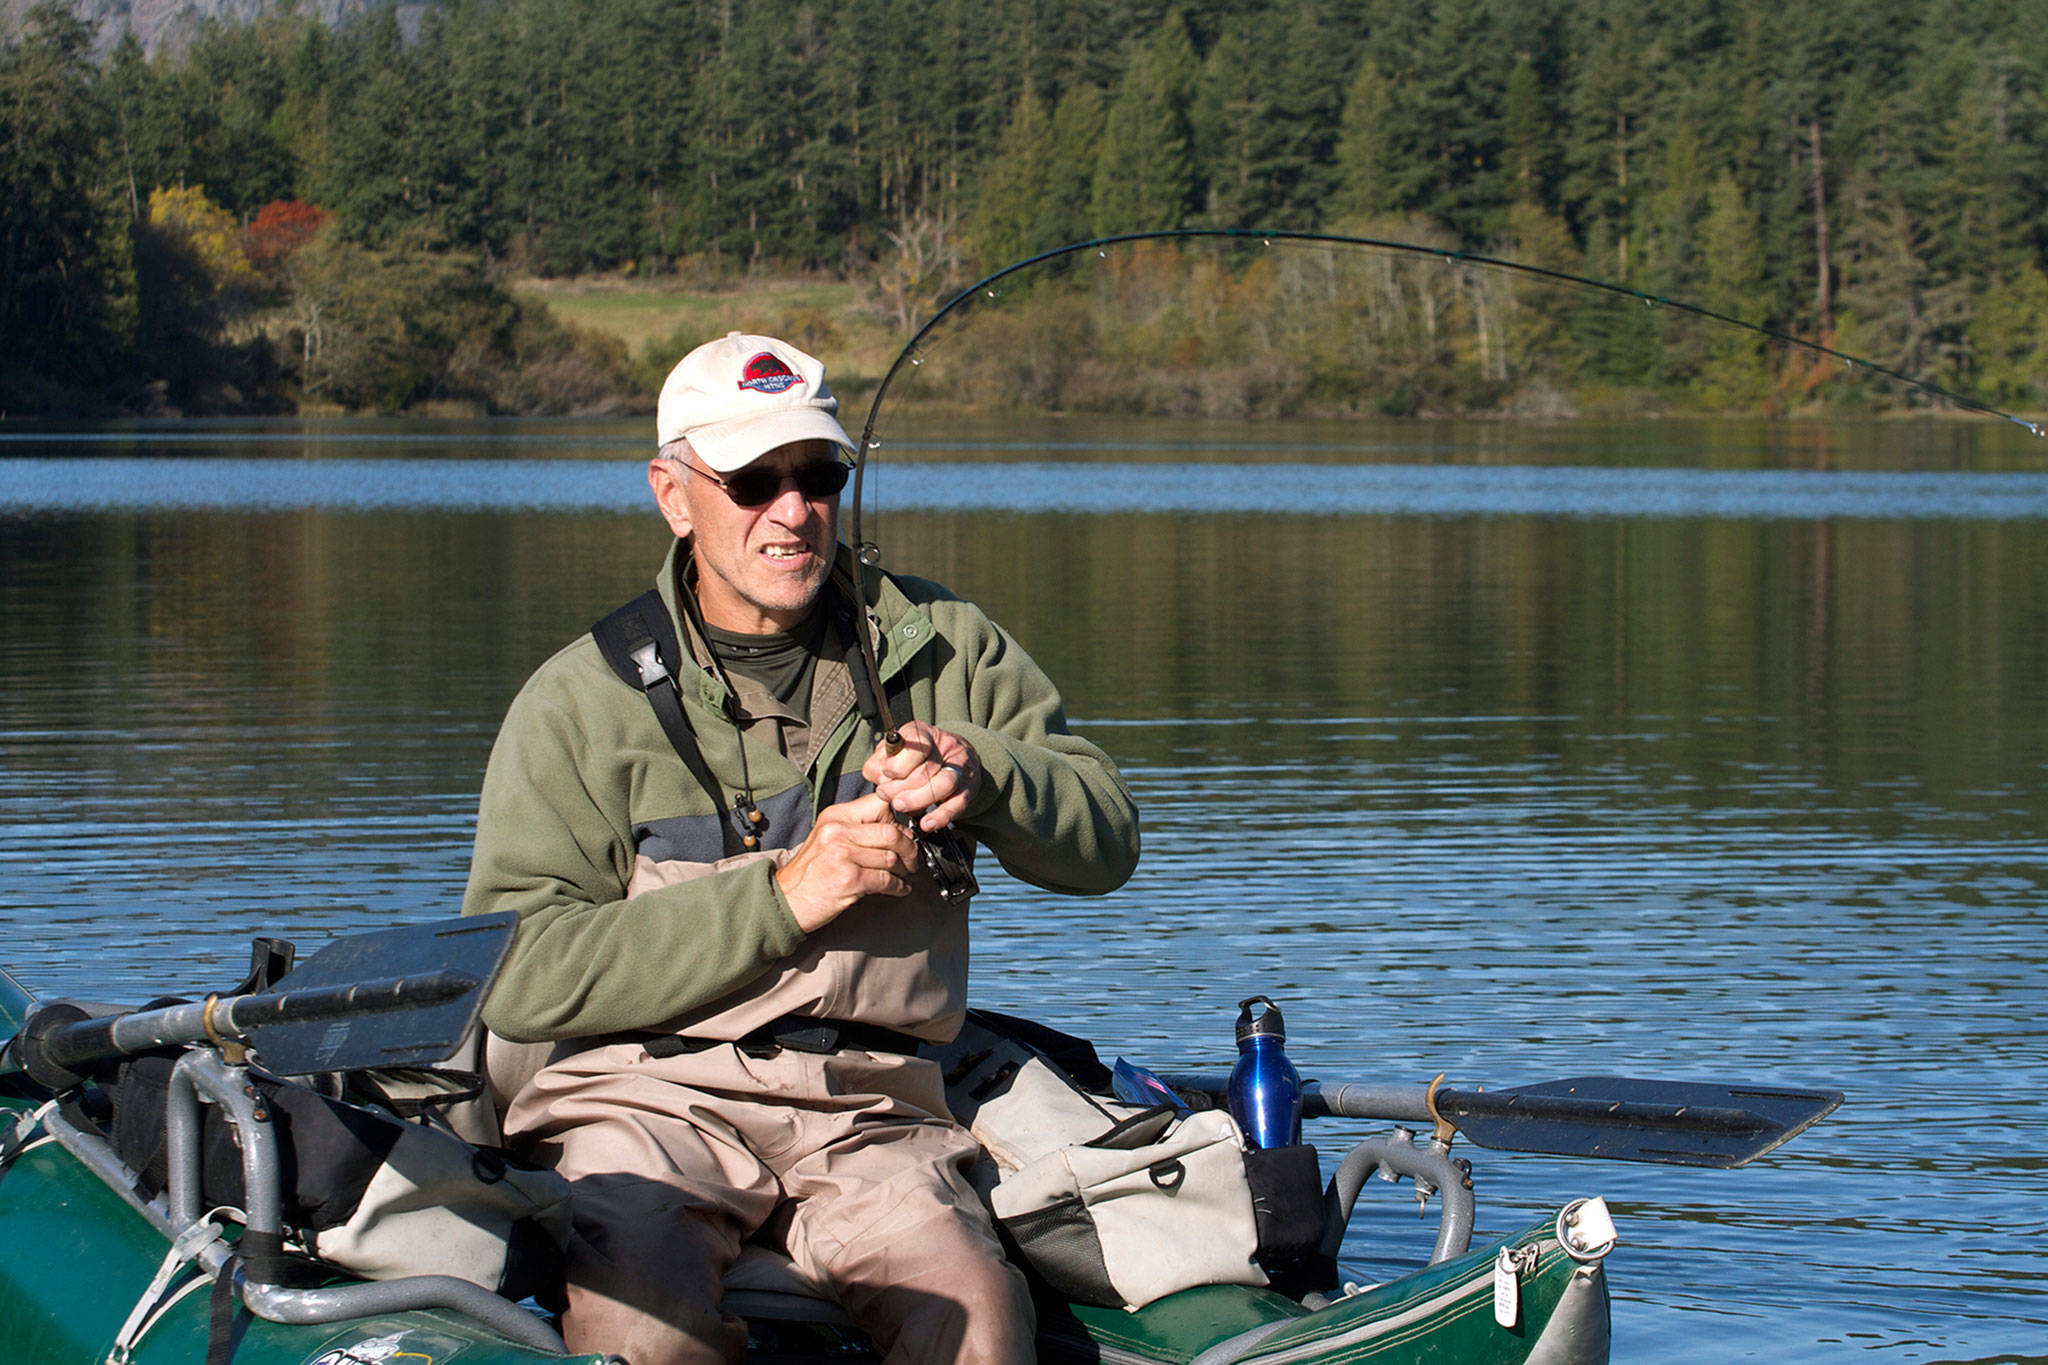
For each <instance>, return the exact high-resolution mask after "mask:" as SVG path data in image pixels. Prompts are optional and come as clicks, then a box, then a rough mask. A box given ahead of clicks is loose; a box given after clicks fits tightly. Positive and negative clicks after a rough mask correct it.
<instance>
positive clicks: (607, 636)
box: [590, 588, 745, 853]
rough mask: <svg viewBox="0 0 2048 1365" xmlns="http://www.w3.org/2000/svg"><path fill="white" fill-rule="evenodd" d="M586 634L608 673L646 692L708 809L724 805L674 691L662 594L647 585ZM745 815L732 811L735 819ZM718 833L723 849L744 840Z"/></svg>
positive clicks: (674, 657)
mask: <svg viewBox="0 0 2048 1365" xmlns="http://www.w3.org/2000/svg"><path fill="white" fill-rule="evenodd" d="M590 636H591V638H592V639H593V640H595V641H597V648H598V652H599V653H601V654H603V655H604V661H605V662H606V663H608V664H610V665H611V669H612V672H614V673H616V674H618V675H619V678H620V680H621V681H623V682H625V683H626V684H628V685H629V686H632V687H637V688H639V689H640V690H641V692H643V693H645V694H646V697H647V702H648V705H650V706H652V707H653V708H654V718H655V720H656V721H658V722H660V725H661V732H662V733H663V734H664V735H667V736H668V742H669V745H670V747H672V748H673V749H674V750H675V751H676V757H678V758H680V759H682V761H683V766H684V767H685V768H688V769H689V770H690V776H691V777H693V778H695V779H696V780H697V785H699V786H701V787H702V788H704V790H705V792H706V793H707V794H708V795H709V796H710V797H711V806H712V809H714V810H721V811H722V810H724V809H726V805H725V789H724V788H723V787H722V786H720V785H719V782H718V779H717V778H716V777H714V776H712V773H711V768H710V765H708V764H707V763H705V761H704V753H703V750H701V749H699V748H698V747H697V736H696V735H695V734H693V733H692V732H691V730H690V721H689V718H688V717H687V716H685V715H684V714H683V702H682V698H681V697H680V696H679V695H678V694H677V692H676V668H677V666H678V664H679V663H680V661H681V659H682V653H683V647H682V642H681V641H679V640H677V639H676V632H675V626H674V624H673V623H672V622H671V621H670V620H669V616H668V607H667V605H666V604H664V603H663V602H662V600H661V593H660V592H659V591H657V590H655V589H653V588H649V589H648V590H647V591H646V592H644V593H641V594H640V595H639V596H638V597H636V598H634V599H633V600H632V601H630V602H628V603H627V604H626V605H625V606H623V607H620V608H619V609H618V610H617V611H615V612H613V613H612V614H611V615H609V616H607V617H605V618H604V619H603V620H602V621H599V622H598V623H597V624H596V625H594V626H592V627H591V628H590ZM743 818H744V817H743V816H741V815H739V814H738V813H737V812H735V813H734V820H735V821H737V820H740V819H743ZM721 835H722V837H723V841H724V844H725V849H726V852H727V853H732V852H734V851H736V850H735V844H736V843H740V842H743V841H744V839H745V832H743V831H739V830H736V829H732V828H726V827H721Z"/></svg>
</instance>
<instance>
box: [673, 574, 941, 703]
mask: <svg viewBox="0 0 2048 1365" xmlns="http://www.w3.org/2000/svg"><path fill="white" fill-rule="evenodd" d="M689 547H690V542H689V541H688V540H687V539H685V538H680V537H679V538H678V539H676V540H675V541H673V542H672V543H671V544H670V545H669V547H668V555H667V556H666V557H665V558H664V559H663V560H662V564H661V572H660V574H659V575H657V576H656V578H655V580H654V586H655V589H656V590H657V591H658V592H660V593H661V601H662V605H663V606H665V607H667V608H668V614H669V618H670V619H671V620H672V621H674V622H675V626H676V638H677V639H678V640H684V641H687V642H689V643H688V647H689V649H690V652H691V654H692V656H693V657H692V663H693V665H694V664H695V660H696V659H698V658H702V657H703V654H702V650H703V641H702V640H701V639H700V638H699V637H698V635H697V632H696V630H695V628H693V627H692V626H691V624H690V620H689V618H688V617H687V616H686V615H684V613H683V611H682V609H681V601H680V598H679V597H678V594H679V593H681V592H682V591H683V586H682V584H683V575H682V569H683V566H684V565H685V564H686V563H687V562H688V557H689V553H690V548H689ZM861 577H862V580H863V583H864V585H865V586H866V588H867V599H868V610H869V612H870V613H872V615H873V618H874V628H875V633H876V635H877V636H878V637H879V639H878V640H877V644H876V649H875V658H876V666H877V667H878V668H879V669H880V671H881V674H882V680H883V681H884V682H887V681H888V680H889V679H890V678H892V677H894V676H895V675H896V673H897V671H898V670H900V669H901V668H902V667H903V666H904V665H905V664H906V663H908V662H909V661H910V660H911V659H912V658H913V657H914V656H915V655H916V654H917V653H918V651H920V650H922V649H923V648H924V647H925V646H926V645H928V644H930V643H931V641H932V637H933V634H934V632H933V630H932V623H931V617H930V616H929V615H928V614H927V613H926V612H925V609H924V608H923V607H921V606H919V605H918V604H917V603H915V602H913V601H911V600H910V599H909V598H908V597H906V596H904V594H903V590H902V588H900V587H898V586H897V584H896V580H895V579H893V578H891V577H890V576H889V575H888V574H886V573H884V572H882V571H881V570H880V569H868V570H866V571H864V572H863V573H862V575H861ZM832 580H833V582H834V583H836V584H838V585H839V587H840V590H841V592H842V593H844V592H845V591H846V589H847V588H848V587H849V586H850V585H851V584H852V582H853V550H852V548H851V547H849V546H846V545H841V546H840V547H839V550H838V553H837V554H836V555H835V556H834V557H833V564H832ZM697 669H698V671H699V672H700V673H704V670H703V668H702V666H701V665H697ZM704 681H705V684H706V685H707V687H708V688H709V689H710V690H711V691H714V692H716V693H717V694H719V695H720V696H721V697H722V695H723V693H724V691H725V689H724V688H723V687H722V686H720V684H719V683H718V681H717V679H716V678H713V677H712V676H711V675H710V674H709V673H704Z"/></svg>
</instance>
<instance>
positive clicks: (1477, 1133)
mask: <svg viewBox="0 0 2048 1365" xmlns="http://www.w3.org/2000/svg"><path fill="white" fill-rule="evenodd" d="M1162 1079H1163V1080H1165V1081H1166V1083H1167V1084H1168V1085H1171V1086H1173V1087H1174V1088H1175V1089H1177V1090H1180V1091H1183V1092H1186V1093H1191V1094H1200V1095H1207V1096H1209V1097H1211V1098H1212V1099H1220V1098H1221V1097H1222V1095H1223V1093H1224V1090H1225V1088H1226V1085H1227V1082H1226V1080H1225V1079H1224V1078H1222V1077H1218V1076H1203V1075H1188V1074H1182V1073H1167V1074H1165V1075H1163V1076H1162ZM1841 1102H1842V1093H1841V1092H1840V1091H1839V1090H1795V1089H1787V1088H1785V1087H1781V1086H1762V1085H1723V1084H1718V1083H1714V1082H1708V1081H1657V1080H1641V1079H1637V1078H1634V1077H1628V1076H1574V1077H1570V1078H1568V1079H1565V1080H1559V1081H1542V1082H1538V1083H1537V1084H1534V1085H1523V1086H1516V1087H1514V1088H1513V1089H1510V1090H1446V1089H1441V1088H1438V1087H1437V1086H1434V1085H1371V1084H1355V1083H1354V1084H1342V1085H1331V1084H1323V1083H1320V1082H1316V1081H1310V1082H1309V1083H1307V1084H1306V1085H1304V1086H1303V1087H1302V1113H1303V1115H1304V1116H1305V1117H1311V1118H1313V1117H1329V1116H1334V1117H1339V1118H1353V1119H1391V1120H1395V1121H1399V1122H1409V1123H1424V1124H1434V1123H1437V1122H1442V1123H1444V1124H1446V1125H1448V1126H1449V1127H1451V1128H1454V1129H1456V1130H1457V1131H1458V1132H1459V1133H1460V1134H1462V1135H1463V1136H1465V1137H1466V1138H1468V1139H1470V1140H1471V1141H1472V1142H1475V1143H1477V1144H1478V1145H1479V1146H1481V1147H1490V1148H1493V1149H1495V1150H1497V1151H1505V1152H1541V1153H1546V1154H1548V1155H1551V1156H1585V1157H1601V1158H1605V1159H1608V1160H1615V1161H1654V1162H1659V1163H1661V1164H1664V1165H1672V1166H1711V1167H1716V1168H1719V1169H1724V1170H1725V1169H1727V1168H1730V1167H1734V1166H1740V1165H1743V1164H1744V1163H1745V1162H1750V1161H1754V1160H1756V1158H1758V1157H1760V1156H1762V1155H1763V1154H1764V1153H1765V1152H1768V1151H1770V1150H1771V1149H1772V1148H1774V1147H1777V1146H1778V1145H1779V1144H1781V1143H1783V1142H1786V1141H1788V1140H1789V1139H1791V1138H1793V1137H1796V1136H1797V1135H1798V1134H1800V1133H1803V1132H1805V1131H1806V1130H1807V1129H1808V1128H1810V1127H1812V1126H1813V1125H1814V1124H1815V1123H1817V1122H1819V1121H1820V1120H1821V1119H1822V1118H1825V1117H1826V1116H1827V1115H1828V1114H1829V1113H1831V1112H1833V1110H1834V1108H1835V1106H1836V1105H1838V1104H1840V1103H1841Z"/></svg>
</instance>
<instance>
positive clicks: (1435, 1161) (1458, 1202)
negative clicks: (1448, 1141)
mask: <svg viewBox="0 0 2048 1365" xmlns="http://www.w3.org/2000/svg"><path fill="white" fill-rule="evenodd" d="M1382 1170H1384V1171H1388V1172H1391V1173H1392V1174H1393V1175H1397V1176H1400V1175H1405V1176H1407V1177H1408V1178H1409V1179H1410V1180H1413V1181H1415V1182H1416V1185H1417V1186H1418V1188H1419V1187H1420V1186H1421V1185H1423V1184H1424V1183H1425V1182H1426V1183H1427V1184H1429V1185H1430V1186H1431V1187H1432V1188H1434V1189H1435V1190H1436V1192H1437V1193H1438V1194H1439V1195H1441V1196H1442V1197H1443V1212H1442V1213H1441V1214H1440V1215H1439V1217H1438V1219H1437V1232H1436V1248H1435V1249H1434V1250H1433V1251H1432V1252H1431V1253H1430V1257H1429V1263H1430V1264H1431V1265H1435V1264H1436V1263H1437V1262H1439V1261H1448V1260H1450V1259H1451V1258H1452V1257H1453V1256H1462V1255H1464V1254H1465V1250H1466V1248H1467V1247H1469V1246H1471V1245H1472V1220H1473V1208H1472V1181H1471V1177H1470V1175H1469V1173H1468V1172H1467V1171H1466V1170H1465V1169H1464V1168H1463V1167H1462V1166H1460V1165H1458V1164H1457V1163H1456V1162H1455V1161H1453V1160H1451V1154H1450V1152H1449V1150H1448V1149H1446V1148H1442V1147H1438V1146H1436V1145H1435V1144H1434V1143H1432V1144H1431V1145H1429V1146H1427V1147H1417V1146H1416V1145H1415V1144H1414V1142H1413V1141H1412V1140H1411V1139H1410V1135H1409V1134H1408V1132H1407V1130H1405V1129H1396V1130H1395V1131H1394V1132H1392V1133H1390V1134H1388V1135H1386V1136H1384V1137H1376V1138H1367V1139H1366V1140H1365V1141H1364V1142H1361V1143H1359V1144H1358V1145H1357V1146H1356V1147H1353V1148H1352V1149H1351V1151H1350V1153H1349V1154H1348V1155H1346V1156H1345V1158H1344V1160H1343V1162H1342V1163H1340V1164H1339V1165H1338V1167H1337V1173H1336V1174H1335V1175H1333V1176H1331V1177H1330V1190H1329V1194H1328V1195H1327V1196H1326V1200H1327V1202H1326V1204H1325V1212H1324V1221H1323V1245H1322V1253H1323V1255H1325V1256H1327V1257H1329V1258H1330V1259H1331V1260H1335V1259H1336V1257H1337V1252H1338V1250H1339V1249H1340V1248H1341V1247H1342V1246H1343V1245H1344V1229H1345V1228H1347V1227H1349V1226H1350V1224H1351V1210H1352V1208H1353V1207H1354V1206H1355V1205H1356V1204H1357V1202H1358V1192H1359V1191H1360V1190H1362V1189H1364V1188H1365V1182H1366V1181H1367V1180H1369V1179H1371V1178H1372V1176H1373V1174H1374V1173H1375V1172H1377V1171H1382Z"/></svg>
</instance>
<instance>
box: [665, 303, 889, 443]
mask: <svg viewBox="0 0 2048 1365" xmlns="http://www.w3.org/2000/svg"><path fill="white" fill-rule="evenodd" d="M838 411H839V400H838V399H837V398H834V397H833V396H832V390H830V389H828V388H826V387H825V366H824V363H823V362H822V361H819V360H818V359H816V358H815V357H813V356H808V355H805V354H804V353H803V352H802V351H799V350H798V349H797V348H796V347H794V346H792V345H790V344H789V343H788V342H786V341H777V340H776V339H775V338H774V337H760V336H748V335H746V334H744V333H741V332H728V333H726V334H725V335H724V336H722V337H720V338H719V339H718V340H717V341H707V342H705V343H704V344H703V345H702V346H699V347H698V348H697V349H696V350H694V351H692V352H690V353H689V354H688V355H686V356H684V357H683V358H682V359H681V360H679V361H677V362H676V367H675V368H674V369H673V370H670V371H669V372H668V380H667V382H665V383H664V384H663V385H662V386H661V402H660V404H659V405H658V406H657V407H656V409H655V414H654V430H655V438H656V440H657V441H658V442H659V443H660V444H661V445H663V446H666V445H667V444H668V443H669V442H670V441H674V440H678V439H686V440H688V441H689V443H690V448H691V449H692V450H694V451H696V452H697V457H698V458H699V459H701V460H703V461H704V463H705V464H707V465H710V466H711V468H713V469H715V470H717V471H718V472H719V473H721V474H730V473H732V471H734V470H735V469H740V468H743V467H745V466H746V465H750V464H752V463H753V462H754V461H755V460H758V459H760V458H761V457H762V456H763V455H765V454H767V453H768V452H769V451H771V450H774V449H775V448H777V447H778V446H786V445H788V444H789V443H790V442H792V441H830V442H832V443H833V444H834V445H836V446H840V447H842V448H843V449H845V450H846V451H848V452H849V453H850V452H851V451H852V450H853V442H852V441H850V440H848V439H847V436H846V429H845V428H844V427H842V426H840V425H839V419H838V418H836V417H834V416H833V414H834V413H836V412H838Z"/></svg>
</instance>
